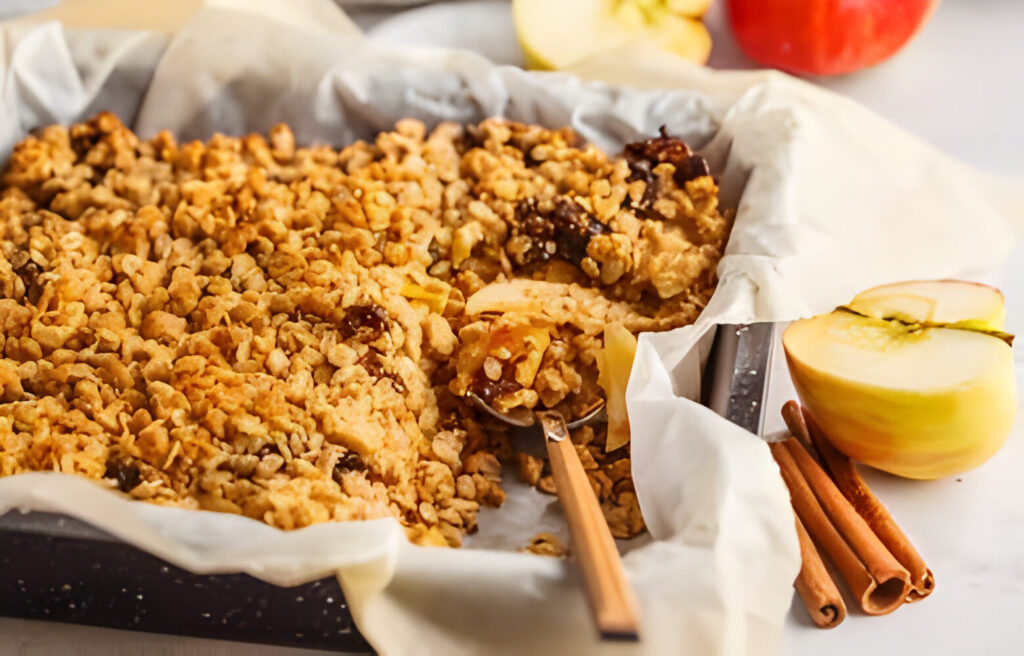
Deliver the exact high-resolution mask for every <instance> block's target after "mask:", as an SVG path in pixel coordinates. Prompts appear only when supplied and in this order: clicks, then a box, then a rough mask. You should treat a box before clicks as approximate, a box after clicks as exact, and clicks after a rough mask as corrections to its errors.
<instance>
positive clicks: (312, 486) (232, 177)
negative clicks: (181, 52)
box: [0, 113, 728, 545]
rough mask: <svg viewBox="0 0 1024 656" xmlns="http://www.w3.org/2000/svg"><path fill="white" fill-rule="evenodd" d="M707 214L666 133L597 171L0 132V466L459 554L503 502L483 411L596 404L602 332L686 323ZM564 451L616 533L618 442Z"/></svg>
mask: <svg viewBox="0 0 1024 656" xmlns="http://www.w3.org/2000/svg"><path fill="white" fill-rule="evenodd" d="M727 230H728V223H727V221H726V220H725V219H724V218H723V217H722V215H721V214H720V213H719V211H718V207H717V188H716V186H715V183H714V180H713V179H712V178H711V177H710V176H709V175H708V174H707V169H706V165H704V164H703V160H701V159H700V158H699V157H697V156H695V155H694V154H693V153H692V152H691V151H689V149H688V148H686V146H685V145H684V144H682V142H679V141H678V140H674V139H671V138H668V137H665V136H664V135H663V136H662V138H660V139H652V140H649V141H647V142H642V143H640V144H633V145H631V146H630V147H629V148H627V150H626V152H625V156H624V157H614V158H613V157H608V156H607V155H605V154H604V153H602V152H601V151H599V150H597V149H596V148H594V147H592V146H587V145H580V144H579V143H578V140H577V138H576V137H575V135H574V134H573V133H572V131H570V130H568V129H562V130H547V129H543V128H540V127H537V126H529V125H522V124H518V123H512V122H508V121H504V120H497V119H491V120H486V121H484V122H482V123H480V124H479V125H476V126H470V127H467V128H463V127H460V126H457V125H454V124H448V123H445V124H441V125H439V126H438V127H437V128H436V129H434V130H433V131H432V132H430V133H429V134H428V133H427V131H426V129H425V127H424V125H423V124H422V123H420V122H418V121H415V120H403V121H400V122H399V123H398V124H397V125H396V126H395V129H394V131H392V132H386V133H382V134H380V135H379V136H378V137H377V139H376V140H375V142H374V143H364V142H358V143H356V144H353V145H351V146H348V147H345V148H343V149H341V150H340V151H339V150H335V149H333V148H331V147H328V146H323V145H320V146H312V147H302V148H300V147H297V146H296V144H295V139H294V137H293V136H292V133H291V131H290V130H289V129H288V127H287V126H285V125H278V126H275V127H274V128H273V129H272V130H271V131H270V135H269V139H266V138H264V137H262V136H260V135H248V136H245V137H242V138H232V137H226V136H224V135H220V134H218V135H214V136H213V137H212V138H211V139H210V140H209V141H208V142H207V143H205V144H204V143H200V142H191V143H186V144H178V143H176V142H175V140H174V138H173V137H172V136H171V135H170V134H169V133H167V132H162V133H160V134H158V135H157V136H156V137H154V138H152V139H150V140H148V141H143V140H140V139H138V138H137V137H136V136H135V135H134V134H133V133H132V132H131V131H130V130H128V129H127V128H125V127H124V126H123V125H122V124H121V123H120V121H119V120H118V119H117V118H116V117H115V116H114V115H112V114H110V113H103V114H100V115H98V116H97V117H96V118H94V119H92V120H90V121H88V122H86V123H80V124H76V125H73V126H72V127H71V128H69V129H68V128H64V127H60V126H51V127H48V128H46V129H44V130H42V131H41V132H39V133H38V134H37V135H35V136H31V137H29V138H27V139H25V140H24V141H23V142H21V143H20V144H19V145H18V146H17V147H16V148H15V150H14V152H13V153H12V155H11V158H10V161H9V162H8V164H7V167H6V170H5V172H4V174H3V177H2V180H0V231H2V235H0V322H2V327H3V331H2V336H0V348H2V351H3V357H2V359H0V394H2V399H0V401H2V403H0V475H9V474H16V473H19V472H24V471H30V470H53V471H63V472H71V473H77V474H81V475H84V476H88V477H90V478H93V479H100V480H103V481H105V482H106V484H108V485H110V486H111V487H117V488H119V489H121V490H122V491H124V492H126V493H127V494H129V495H131V496H132V497H134V498H137V499H145V500H148V501H151V502H154V503H160V504H165V505H174V506H180V507H186V508H196V509H207V510H216V511H223V512H231V513H238V514H243V515H246V516H249V517H253V518H256V519H259V520H262V521H265V522H267V523H268V524H271V525H273V526H277V527H280V528H284V529H291V528H298V527H302V526H307V525H309V524H313V523H316V522H323V521H331V520H355V519H367V518H374V517H387V516H391V517H395V518H396V519H398V520H399V521H400V522H401V523H402V524H403V525H404V526H405V527H406V531H407V534H408V536H409V537H410V539H412V540H413V541H415V542H418V543H422V544H448V545H458V544H460V542H461V538H462V535H463V534H464V533H465V532H467V531H472V530H474V528H475V523H476V515H477V511H478V510H479V507H480V505H481V504H484V505H492V506H497V505H500V504H501V503H502V500H503V498H504V493H503V492H502V489H501V476H502V465H501V461H516V460H518V468H519V470H520V472H521V473H522V475H523V477H524V478H525V479H526V480H527V481H529V482H530V483H531V484H534V485H537V486H538V487H539V488H540V489H543V490H546V491H549V492H550V491H553V487H552V485H551V479H550V475H549V473H548V472H547V470H546V469H545V463H543V462H541V461H540V460H535V459H533V458H531V457H530V456H527V455H525V454H514V453H513V452H512V451H511V447H510V446H509V444H508V441H507V439H506V438H505V436H504V433H503V432H502V427H501V426H498V425H495V424H494V423H493V420H490V421H488V420H487V419H486V418H481V417H478V416H477V415H476V414H475V413H474V412H473V410H472V409H471V408H470V407H469V405H468V404H466V403H465V402H464V401H462V400H461V399H460V395H461V394H463V393H464V392H466V391H467V390H473V391H476V392H477V393H478V394H480V395H481V396H483V397H484V398H486V399H488V400H489V401H490V402H492V403H493V404H494V405H495V406H496V407H503V408H508V407H512V406H515V405H525V406H527V407H535V406H538V405H539V406H547V407H558V408H560V409H561V410H563V411H564V412H566V413H568V414H574V413H576V412H577V411H579V409H580V408H583V407H586V406H587V405H588V404H590V403H592V402H593V401H594V399H595V398H596V397H597V396H598V395H599V394H600V392H599V390H598V387H597V384H596V379H597V373H596V365H595V357H596V354H597V352H598V350H599V349H600V348H601V340H602V331H603V328H604V325H605V324H606V323H609V322H621V323H622V324H624V325H625V326H626V327H627V328H629V329H630V330H631V331H633V332H637V331H640V330H664V329H668V328H672V327H675V326H680V325H684V324H687V323H690V322H692V321H693V320H694V319H695V318H696V316H697V314H698V312H699V311H700V310H701V308H702V307H703V306H704V305H705V303H706V302H707V300H708V298H709V296H710V294H711V290H712V289H713V286H714V282H715V278H714V270H715V266H716V263H717V261H718V259H719V257H720V255H721V251H722V248H723V246H724V241H725V238H726V234H727ZM603 432H604V431H603V429H598V430H594V429H593V428H584V429H581V430H579V431H576V434H575V435H574V436H573V441H574V442H575V443H576V448H577V451H578V452H579V454H580V457H581V459H582V460H583V462H584V466H585V467H586V469H587V470H588V473H589V474H590V477H591V482H592V484H593V485H594V490H595V492H596V493H597V494H598V497H599V499H600V501H601V504H602V507H603V508H604V510H605V513H606V516H607V517H608V519H609V522H610V524H611V526H612V531H613V533H614V534H615V535H616V536H619V537H628V536H631V535H635V534H637V533H638V532H640V531H642V530H643V519H642V517H641V516H640V511H639V506H638V505H637V502H636V495H635V494H634V492H633V485H632V480H631V478H630V462H629V457H628V447H624V448H621V449H617V450H616V451H613V452H611V453H606V452H605V448H604V434H603Z"/></svg>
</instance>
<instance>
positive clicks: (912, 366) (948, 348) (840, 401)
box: [782, 281, 1017, 479]
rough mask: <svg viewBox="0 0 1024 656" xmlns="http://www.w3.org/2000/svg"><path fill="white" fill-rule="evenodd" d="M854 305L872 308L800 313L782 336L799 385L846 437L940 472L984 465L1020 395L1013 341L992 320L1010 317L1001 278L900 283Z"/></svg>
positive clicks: (892, 462)
mask: <svg viewBox="0 0 1024 656" xmlns="http://www.w3.org/2000/svg"><path fill="white" fill-rule="evenodd" d="M993 292H994V293H995V295H993ZM993 298H997V299H998V300H999V306H998V308H995V307H994V306H993V304H992V299H993ZM850 306H851V307H852V309H854V310H856V311H857V312H859V313H860V314H857V313H854V312H850V311H847V310H845V309H839V310H836V311H835V312H832V313H831V314H826V315H820V316H817V317H814V318H812V319H806V320H803V321H797V322H794V323H793V324H791V325H790V326H789V327H788V328H787V329H786V331H785V333H784V334H783V338H782V341H783V347H784V349H785V352H786V360H787V363H788V364H789V370H790V373H791V375H792V378H793V382H794V385H795V386H796V389H797V393H798V394H799V395H800V399H801V401H802V402H803V404H804V405H805V406H806V407H807V408H808V409H809V410H810V411H811V413H812V414H813V415H814V417H815V419H817V421H818V423H819V424H820V425H821V428H822V430H823V432H824V433H825V434H826V435H827V436H828V438H829V439H830V441H832V443H833V444H834V445H835V446H836V448H838V449H839V450H840V451H842V452H843V453H845V454H846V455H848V456H850V457H851V458H854V459H856V460H860V461H861V462H863V463H865V464H868V465H871V466H873V467H876V468H878V469H881V470H884V471H888V472H890V473H893V474H897V475H900V476H905V477H908V478H920V479H931V478H940V477H943V476H949V475H952V474H956V473H960V472H963V471H966V470H968V469H972V468H973V467H976V466H978V465H980V464H981V463H982V462H984V461H985V460H987V459H988V458H990V457H991V456H992V455H993V454H994V453H995V452H996V451H997V450H998V449H999V448H1000V447H1001V446H1002V445H1003V443H1004V442H1005V441H1006V438H1007V436H1008V435H1009V433H1010V429H1011V427H1012V425H1013V420H1014V415H1015V413H1016V408H1017V397H1016V381H1015V376H1014V369H1013V354H1012V351H1011V348H1010V345H1009V344H1008V343H1007V342H1005V341H1004V340H1003V339H1001V338H1000V337H999V336H998V335H993V334H990V332H989V331H990V330H997V329H998V328H996V327H997V326H998V327H1002V319H1001V317H1002V313H1003V307H1002V295H1001V294H999V293H998V290H994V289H992V288H991V287H986V286H984V285H975V284H973V283H963V282H958V281H936V282H912V283H900V284H896V285H886V286H884V287H878V288H875V289H873V290H869V291H868V292H865V293H864V294H860V295H858V296H857V297H856V298H855V299H854V302H853V303H851V304H850ZM865 315H867V316H865ZM874 315H877V316H874ZM937 319H941V320H942V322H938V321H936V320H937ZM970 326H984V328H983V329H979V330H973V329H970V328H969V327H970ZM965 328H966V329H965Z"/></svg>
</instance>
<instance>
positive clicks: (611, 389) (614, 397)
mask: <svg viewBox="0 0 1024 656" xmlns="http://www.w3.org/2000/svg"><path fill="white" fill-rule="evenodd" d="M634 357H636V337H634V336H633V333H631V332H629V331H628V330H627V329H626V327H625V326H623V325H622V324H621V323H612V324H608V325H607V326H605V328H604V348H603V349H601V351H600V352H599V353H598V355H597V372H598V375H597V383H598V385H600V386H601V388H602V389H603V390H604V395H605V399H606V404H607V409H608V438H607V440H606V441H605V451H614V450H615V449H618V448H619V447H621V446H623V445H625V444H628V443H629V417H628V416H627V414H626V385H628V384H629V374H630V373H631V372H632V371H633V358H634Z"/></svg>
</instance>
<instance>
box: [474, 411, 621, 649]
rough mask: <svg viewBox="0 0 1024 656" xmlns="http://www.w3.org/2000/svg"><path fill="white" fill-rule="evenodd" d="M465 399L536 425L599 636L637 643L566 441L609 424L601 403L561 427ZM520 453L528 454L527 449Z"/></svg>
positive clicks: (600, 521) (579, 467)
mask: <svg viewBox="0 0 1024 656" xmlns="http://www.w3.org/2000/svg"><path fill="white" fill-rule="evenodd" d="M467 396H468V397H469V399H470V400H471V401H472V403H473V405H474V406H476V407H477V408H479V409H480V410H482V411H483V412H485V413H487V414H488V415H490V416H492V417H494V418H495V419H497V420H498V421H501V422H504V423H506V424H508V425H510V426H515V427H517V428H527V427H531V426H533V425H534V424H536V423H539V424H540V428H541V430H542V431H543V433H544V443H545V445H546V446H547V456H548V460H549V461H550V462H551V475H552V478H554V481H555V492H556V493H557V494H558V501H559V503H560V504H561V506H562V510H563V511H564V512H565V517H566V519H567V520H568V524H569V535H570V537H571V539H572V545H573V550H574V552H575V554H576V561H577V563H578V564H579V568H580V573H581V574H582V576H583V585H584V587H585V588H586V591H587V599H588V601H589V603H590V611H591V614H592V615H593V616H594V622H595V623H596V624H597V628H598V631H600V633H601V637H602V638H603V639H606V640H630V641H636V640H639V639H640V623H639V613H638V610H637V603H636V598H635V597H634V596H633V591H632V588H630V586H629V580H628V579H627V578H626V570H625V569H624V568H623V567H622V560H621V559H620V558H619V550H618V548H617V547H616V546H615V540H614V538H612V533H611V531H610V530H609V528H608V522H607V521H606V520H605V518H604V513H602V512H601V506H600V504H599V503H598V501H597V497H596V496H595V495H594V489H593V488H592V487H591V486H590V481H589V480H588V479H587V472H586V471H585V470H584V469H583V464H582V463H581V462H580V457H579V454H577V453H576V448H575V447H574V446H573V444H572V441H571V440H570V439H569V431H570V430H571V429H574V428H579V427H581V426H589V425H592V424H597V423H602V422H607V421H608V413H607V411H606V410H605V404H604V401H601V402H600V403H599V404H598V405H596V406H595V407H594V408H593V409H591V410H590V411H589V412H588V413H587V414H586V415H584V416H583V417H581V418H580V419H577V420H575V421H572V422H569V423H566V421H565V417H563V416H562V413H560V412H558V411H557V410H537V411H533V410H530V409H528V408H523V407H517V408H513V409H512V410H511V411H510V412H507V413H505V412H499V411H498V410H495V409H494V408H493V407H491V405H490V404H488V403H487V402H486V401H484V400H483V399H482V398H480V397H479V396H477V395H476V394H475V393H473V392H469V393H468V394H467ZM529 442H532V443H533V444H536V443H537V440H536V439H535V438H534V439H533V440H528V443H529ZM527 445H528V444H527ZM517 446H518V445H517ZM521 450H523V451H526V452H530V451H533V449H529V448H524V449H521Z"/></svg>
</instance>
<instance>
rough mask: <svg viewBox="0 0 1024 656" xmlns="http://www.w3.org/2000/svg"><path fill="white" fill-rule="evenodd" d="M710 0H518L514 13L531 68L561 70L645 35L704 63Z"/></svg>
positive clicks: (672, 50)
mask: <svg viewBox="0 0 1024 656" xmlns="http://www.w3.org/2000/svg"><path fill="white" fill-rule="evenodd" d="M708 4H709V2H708V0H557V1H556V2H552V1H551V0H514V2H513V3H512V18H513V21H514V22H515V27H516V34H517V35H518V37H519V43H520V45H521V46H522V48H523V53H524V54H525V56H526V61H527V65H528V66H529V67H530V68H538V69H544V70H556V69H559V68H564V67H566V66H569V65H571V64H574V63H575V62H578V61H581V60H583V59H586V58H587V57H590V56H592V55H596V54H598V53H599V52H604V51H607V50H613V49H615V48H620V47H623V46H626V45H628V44H629V43H631V42H633V41H638V40H644V41H647V42H649V43H653V44H655V45H657V46H658V47H660V48H662V49H663V50H666V51H668V52H672V53H675V54H677V55H679V56H681V57H683V58H685V59H688V60H690V61H694V62H697V63H699V64H703V63H704V62H706V61H707V59H708V55H709V54H710V53H711V35H710V34H708V31H707V28H705V27H704V24H703V23H701V22H700V20H697V17H699V16H701V15H702V14H703V13H704V12H705V11H706V10H707V7H708Z"/></svg>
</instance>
